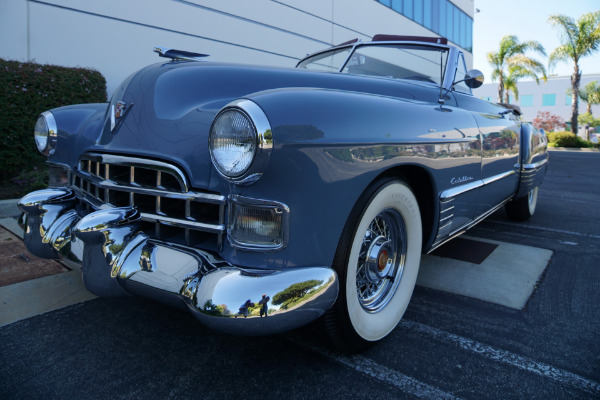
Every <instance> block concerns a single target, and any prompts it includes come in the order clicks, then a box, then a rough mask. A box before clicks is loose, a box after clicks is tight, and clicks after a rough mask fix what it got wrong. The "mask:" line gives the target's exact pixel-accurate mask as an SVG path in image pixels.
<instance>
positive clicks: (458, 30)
mask: <svg viewBox="0 0 600 400" xmlns="http://www.w3.org/2000/svg"><path fill="white" fill-rule="evenodd" d="M377 1H378V2H379V3H381V4H383V5H384V6H386V7H389V8H391V9H392V10H394V11H396V12H398V13H400V14H402V15H404V16H405V17H406V18H408V19H410V20H412V21H415V22H416V23H418V24H419V25H422V26H424V27H425V28H427V29H429V30H431V31H433V32H435V33H437V34H438V35H440V36H442V37H445V38H446V39H448V40H449V41H451V42H453V43H456V44H457V45H458V46H460V47H462V48H463V49H465V50H467V51H469V52H472V51H473V18H471V17H469V16H468V15H467V14H465V13H464V12H462V11H461V10H460V9H459V8H458V7H456V6H455V5H454V4H452V2H451V1H450V0H377Z"/></svg>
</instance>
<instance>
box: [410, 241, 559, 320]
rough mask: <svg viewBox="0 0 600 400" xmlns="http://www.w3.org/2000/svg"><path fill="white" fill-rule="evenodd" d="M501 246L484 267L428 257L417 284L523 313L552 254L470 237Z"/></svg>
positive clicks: (424, 261) (548, 251)
mask: <svg viewBox="0 0 600 400" xmlns="http://www.w3.org/2000/svg"><path fill="white" fill-rule="evenodd" d="M469 239H471V240H476V241H480V242H487V243H494V244H497V245H498V247H497V248H496V249H495V250H494V251H493V252H492V253H491V254H490V255H489V256H488V257H487V258H486V259H485V261H483V262H482V263H481V264H479V265H478V264H472V263H468V262H464V261H458V260H453V259H450V258H442V257H437V256H432V255H424V256H423V258H422V260H421V268H420V270H419V276H418V278H417V285H420V286H424V287H428V288H432V289H437V290H442V291H445V292H450V293H454V294H459V295H462V296H467V297H473V298H476V299H479V300H483V301H487V302H490V303H494V304H499V305H502V306H505V307H510V308H514V309H517V310H521V309H522V308H523V307H525V304H526V303H527V300H528V299H529V297H530V296H531V294H532V293H533V290H534V289H535V286H536V284H537V282H538V281H539V279H540V277H541V275H542V273H543V272H544V269H546V266H547V265H548V263H549V262H550V258H551V257H552V251H550V250H547V249H540V248H536V247H529V246H522V245H518V244H512V243H504V242H497V241H494V240H487V239H480V238H474V237H469Z"/></svg>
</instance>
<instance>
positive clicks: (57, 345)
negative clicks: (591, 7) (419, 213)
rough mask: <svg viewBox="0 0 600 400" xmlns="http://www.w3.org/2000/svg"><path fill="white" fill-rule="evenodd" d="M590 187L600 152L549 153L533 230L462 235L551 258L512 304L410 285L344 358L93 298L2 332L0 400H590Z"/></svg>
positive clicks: (499, 223)
mask: <svg viewBox="0 0 600 400" xmlns="http://www.w3.org/2000/svg"><path fill="white" fill-rule="evenodd" d="M599 178H600V153H598V152H592V153H588V152H566V151H553V152H552V153H551V159H550V164H549V170H548V174H547V176H546V179H545V181H544V184H543V185H542V187H541V188H540V191H539V199H538V208H537V211H536V214H535V216H534V217H533V218H532V219H531V220H530V221H528V222H526V223H522V224H521V223H520V224H518V223H513V222H510V221H509V220H508V219H507V218H506V216H505V214H504V212H503V211H499V212H497V213H495V214H494V215H492V216H490V217H489V218H488V219H487V220H486V221H484V222H483V223H481V224H480V225H478V226H477V227H476V228H474V229H472V230H471V231H469V236H470V237H474V238H480V239H483V240H490V241H498V242H504V243H509V244H517V245H523V246H532V247H536V248H541V249H547V250H550V251H551V252H552V255H551V257H550V261H549V264H548V265H547V267H546V268H545V270H544V271H543V273H542V274H541V276H540V277H539V280H538V281H537V282H536V283H535V285H534V288H533V289H534V290H533V293H532V294H531V296H530V297H529V298H528V300H527V301H526V302H525V306H524V307H523V308H522V309H519V308H518V307H517V308H514V307H507V306H503V305H498V304H494V303H491V302H488V301H483V300H478V299H475V298H473V297H468V296H465V295H459V294H453V293H449V292H446V291H442V290H438V289H432V288H427V287H425V286H418V287H417V288H416V290H415V293H414V295H413V299H412V301H411V304H410V306H409V308H408V310H407V312H406V314H405V317H404V319H403V321H402V322H401V323H400V325H399V326H398V327H397V328H396V329H395V330H394V332H393V333H392V334H391V335H390V336H389V337H388V338H387V339H385V340H384V341H383V342H381V343H379V344H378V345H377V346H375V347H373V348H371V349H370V350H368V351H367V352H365V353H363V354H361V355H357V356H344V355H340V354H336V353H333V352H331V351H330V350H329V349H328V347H327V344H326V343H325V342H324V340H323V336H322V334H321V332H320V330H319V328H318V326H315V325H311V326H308V327H305V328H302V329H299V330H296V331H294V332H291V333H287V334H281V335H277V336H271V337H266V338H239V337H234V336H227V335H223V334H219V333H215V332H213V331H210V330H208V329H206V328H204V327H203V326H201V325H200V324H199V323H197V322H196V321H195V320H194V319H193V318H192V317H191V316H190V315H189V314H187V313H184V312H180V311H178V310H174V309H172V308H169V307H167V306H163V305H160V304H156V303H152V302H148V301H146V300H143V299H138V298H127V299H94V300H90V301H85V302H83V303H79V304H76V305H72V306H69V307H65V308H61V309H59V310H56V311H52V312H49V313H46V314H43V315H38V316H35V317H32V318H28V319H25V320H22V321H19V322H14V323H11V324H9V325H6V326H3V327H0V398H2V399H38V398H44V399H48V398H52V399H54V398H61V399H70V398H73V399H82V398H90V399H95V398H98V399H104V398H111V399H112V398H123V399H133V398H144V399H146V398H157V399H159V398H160V399H163V398H206V399H223V398H243V399H275V398H277V399H281V398H286V399H305V398H353V399H363V398H364V399H373V398H386V399H387V398H400V399H405V398H406V399H413V398H425V399H446V398H448V399H450V398H452V399H454V398H461V399H482V398H485V399H598V398H600V383H599V382H600V309H599V307H598V306H599V305H600V268H599V267H598V266H599V265H600V254H599V252H598V249H599V245H598V243H599V240H600V228H599V222H600V204H599V200H600V179H599ZM515 257H516V256H515ZM515 261H516V260H515V259H514V257H510V256H507V257H506V259H505V263H506V264H507V266H508V265H509V264H511V265H512V263H513V262H515ZM59 295H60V294H59ZM3 306H4V305H2V304H0V307H3Z"/></svg>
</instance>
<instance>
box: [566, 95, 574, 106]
mask: <svg viewBox="0 0 600 400" xmlns="http://www.w3.org/2000/svg"><path fill="white" fill-rule="evenodd" d="M572 105H573V97H572V96H571V95H570V94H566V95H565V106H572Z"/></svg>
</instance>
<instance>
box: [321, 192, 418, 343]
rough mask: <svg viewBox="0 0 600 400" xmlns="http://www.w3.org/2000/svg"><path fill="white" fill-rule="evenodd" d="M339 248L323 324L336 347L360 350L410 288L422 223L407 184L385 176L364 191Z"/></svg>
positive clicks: (396, 316)
mask: <svg viewBox="0 0 600 400" xmlns="http://www.w3.org/2000/svg"><path fill="white" fill-rule="evenodd" d="M339 246H340V247H339V248H338V252H337V254H336V260H335V268H336V271H337V272H338V276H339V278H340V287H341V290H340V295H339V297H338V300H337V302H336V305H335V306H334V309H332V310H331V311H330V312H329V313H328V314H327V315H326V318H325V321H326V328H328V332H329V334H330V337H331V338H332V339H333V341H334V344H336V345H337V347H338V348H340V349H342V350H346V351H350V352H354V351H360V350H362V349H364V348H365V347H366V346H368V345H369V344H370V343H373V342H375V341H378V340H380V339H383V338H384V337H385V336H387V335H388V334H389V333H390V332H391V331H392V330H393V329H394V328H395V327H396V325H397V324H398V322H399V321H400V319H401V318H402V316H403V315H404V312H405V311H406V307H407V306H408V303H409V302H410V298H411V296H412V292H413V289H414V286H415V282H416V279H417V274H418V272H419V265H420V262H421V251H422V227H421V214H420V211H419V205H418V202H417V199H416V197H415V195H414V194H413V192H412V190H411V189H410V188H409V186H408V185H406V184H405V183H404V182H402V181H399V180H386V181H383V182H379V183H378V184H377V185H374V187H373V188H371V189H370V190H368V191H367V192H366V193H365V194H364V195H363V196H362V197H361V199H360V200H359V202H358V203H357V205H356V207H355V210H354V211H353V214H352V215H351V217H350V218H349V220H348V222H347V226H346V229H344V233H343V235H342V239H341V240H340V244H339Z"/></svg>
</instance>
